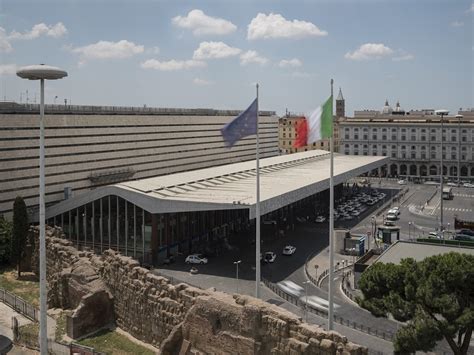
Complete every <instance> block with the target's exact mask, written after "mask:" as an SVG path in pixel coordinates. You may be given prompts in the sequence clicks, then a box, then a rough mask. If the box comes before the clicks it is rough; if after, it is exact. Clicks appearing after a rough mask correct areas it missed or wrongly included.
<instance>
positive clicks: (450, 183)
mask: <svg viewBox="0 0 474 355" xmlns="http://www.w3.org/2000/svg"><path fill="white" fill-rule="evenodd" d="M446 185H447V186H452V187H458V186H459V185H458V183H457V182H451V181H450V182H448V183H447V184H446Z"/></svg>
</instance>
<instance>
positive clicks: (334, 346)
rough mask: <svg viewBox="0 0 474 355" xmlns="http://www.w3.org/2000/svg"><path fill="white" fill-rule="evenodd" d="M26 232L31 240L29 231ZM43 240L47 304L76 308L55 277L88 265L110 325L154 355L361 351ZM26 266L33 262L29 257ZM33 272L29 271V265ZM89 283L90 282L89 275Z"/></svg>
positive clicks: (262, 311) (290, 320)
mask: <svg viewBox="0 0 474 355" xmlns="http://www.w3.org/2000/svg"><path fill="white" fill-rule="evenodd" d="M32 232H33V234H34V235H36V236H37V229H32ZM46 235H47V238H46V244H47V267H48V271H47V280H48V286H49V287H48V289H49V294H48V304H49V305H50V306H58V305H60V306H64V307H65V308H67V306H68V305H70V304H76V303H77V300H75V301H74V302H70V301H68V300H65V298H71V297H72V298H74V297H76V298H77V296H74V295H70V294H65V292H64V290H67V289H68V288H67V287H65V285H64V283H65V282H70V281H71V280H73V281H74V280H76V282H77V278H76V279H74V278H66V279H64V278H61V277H59V276H58V275H61V273H63V274H64V270H65V269H66V270H70V269H71V268H72V269H74V268H77V265H78V263H82V264H86V265H90V266H92V268H93V269H94V270H95V272H96V274H97V275H98V276H99V278H100V281H101V282H103V284H104V285H105V286H106V288H107V293H109V294H110V296H111V297H110V299H111V300H110V302H111V303H113V313H114V314H113V318H114V320H115V322H116V325H117V326H119V327H120V328H122V329H123V330H125V331H127V332H129V333H130V334H131V335H133V336H134V337H136V338H138V339H140V340H142V341H144V342H146V343H149V344H152V345H154V346H156V347H159V348H160V349H161V353H162V354H178V353H182V354H215V353H221V354H232V353H240V354H252V353H254V354H295V355H296V354H354V355H356V354H367V353H368V351H367V349H366V348H364V347H361V346H359V345H356V344H353V343H351V342H349V341H348V340H347V338H346V337H344V336H341V335H340V334H338V333H336V332H327V331H325V330H323V329H322V328H321V327H319V326H316V325H311V324H307V323H304V322H302V321H301V318H299V317H297V316H296V315H294V314H292V313H290V312H288V311H286V310H284V309H282V308H280V307H278V306H275V305H272V304H269V303H266V302H264V301H262V300H259V299H256V298H253V297H250V296H243V295H229V294H226V293H223V292H218V291H214V290H202V289H199V288H196V287H193V286H190V285H187V284H184V283H181V284H178V285H172V284H171V282H170V281H169V280H168V279H166V278H164V277H161V276H157V275H155V274H153V273H152V272H150V271H149V270H147V269H145V268H142V267H140V265H139V263H138V262H137V261H135V260H133V259H132V258H130V257H125V256H122V255H120V254H118V253H116V252H114V251H112V250H107V251H105V252H104V253H103V255H101V256H97V255H94V254H93V253H91V252H86V251H78V250H77V249H75V248H74V247H73V245H72V243H71V242H69V241H67V240H65V239H63V238H58V237H63V235H62V232H61V231H60V230H59V229H52V228H48V229H47V233H46ZM35 244H37V243H35ZM35 250H37V248H35ZM32 265H37V253H36V252H33V257H32ZM33 269H34V270H35V269H36V271H37V267H35V266H33ZM79 270H82V269H81V268H79ZM89 279H94V280H95V278H94V277H92V276H91V275H89ZM65 280H66V281H65ZM86 281H87V280H86ZM94 282H96V281H94ZM61 284H63V285H62V286H61ZM99 286H100V285H99ZM100 288H101V287H98V289H100ZM76 289H78V287H75V288H74V290H76ZM89 289H90V288H89ZM93 290H94V289H93ZM101 292H103V290H101ZM81 296H82V295H79V298H80V297H81ZM103 307H106V306H104V305H103V306H99V307H97V305H96V306H95V307H91V308H90V309H95V311H96V313H98V316H99V317H100V315H101V314H102V312H103V309H102V308H103ZM90 309H89V311H90Z"/></svg>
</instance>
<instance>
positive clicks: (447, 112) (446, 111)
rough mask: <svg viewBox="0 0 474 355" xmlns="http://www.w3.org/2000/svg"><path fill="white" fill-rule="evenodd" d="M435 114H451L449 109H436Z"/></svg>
mask: <svg viewBox="0 0 474 355" xmlns="http://www.w3.org/2000/svg"><path fill="white" fill-rule="evenodd" d="M435 114H436V115H437V116H447V115H448V114H449V111H448V110H436V111H435Z"/></svg>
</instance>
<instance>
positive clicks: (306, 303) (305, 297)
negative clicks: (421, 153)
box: [303, 280, 311, 322]
mask: <svg viewBox="0 0 474 355" xmlns="http://www.w3.org/2000/svg"><path fill="white" fill-rule="evenodd" d="M310 282H311V281H309V280H308V281H304V282H303V285H304V321H305V322H308V284H309V283H310Z"/></svg>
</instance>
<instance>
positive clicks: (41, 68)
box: [16, 64, 67, 355]
mask: <svg viewBox="0 0 474 355" xmlns="http://www.w3.org/2000/svg"><path fill="white" fill-rule="evenodd" d="M16 75H18V76H19V77H20V78H22V79H28V80H39V81H40V90H41V100H40V152H39V153H40V161H39V163H40V164H39V165H40V174H39V175H40V181H39V185H40V186H39V224H40V250H39V259H40V265H39V266H40V280H39V281H40V332H39V343H40V344H39V345H40V352H41V355H46V354H47V353H48V338H47V326H46V322H47V316H46V310H47V304H46V300H47V290H46V240H45V204H44V195H45V192H44V189H45V183H44V180H45V176H44V160H45V159H44V81H45V80H56V79H61V78H64V77H66V76H67V73H66V72H65V71H64V70H61V69H59V68H56V67H51V66H48V65H44V64H40V65H30V66H27V67H23V68H20V69H19V70H18V71H17V72H16Z"/></svg>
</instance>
